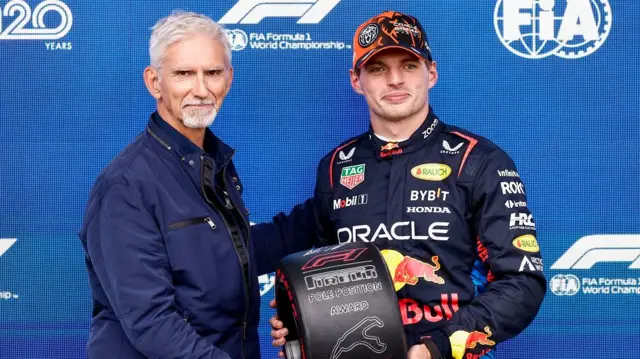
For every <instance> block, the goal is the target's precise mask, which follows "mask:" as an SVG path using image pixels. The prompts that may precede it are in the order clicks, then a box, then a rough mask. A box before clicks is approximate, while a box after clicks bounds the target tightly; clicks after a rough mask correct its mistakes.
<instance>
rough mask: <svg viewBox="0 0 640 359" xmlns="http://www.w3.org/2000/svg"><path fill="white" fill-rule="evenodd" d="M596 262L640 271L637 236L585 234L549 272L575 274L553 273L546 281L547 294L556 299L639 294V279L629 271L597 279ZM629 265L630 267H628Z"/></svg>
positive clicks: (638, 237) (618, 271)
mask: <svg viewBox="0 0 640 359" xmlns="http://www.w3.org/2000/svg"><path fill="white" fill-rule="evenodd" d="M597 263H625V265H628V267H627V268H628V269H632V270H634V269H640V234H617V235H604V234H599V235H589V236H585V237H582V238H580V239H579V240H578V241H577V242H576V243H574V244H573V245H572V246H571V248H569V250H567V251H566V252H565V253H564V254H563V255H562V256H561V257H560V258H559V259H558V260H557V261H556V262H555V263H554V264H553V265H552V266H551V269H552V270H579V272H576V274H575V275H574V274H566V273H561V274H556V275H554V276H553V277H552V278H551V279H550V280H549V288H550V289H551V292H552V293H553V294H555V295H557V296H573V295H576V294H583V295H594V294H595V295H621V294H629V295H640V277H638V276H637V275H636V274H634V273H632V272H626V271H620V270H617V271H615V272H611V271H610V270H609V271H608V273H610V274H615V275H616V277H611V276H606V277H602V276H597V274H596V273H602V269H597V268H596V269H594V268H593V267H594V265H596V264H597ZM629 263H630V264H629Z"/></svg>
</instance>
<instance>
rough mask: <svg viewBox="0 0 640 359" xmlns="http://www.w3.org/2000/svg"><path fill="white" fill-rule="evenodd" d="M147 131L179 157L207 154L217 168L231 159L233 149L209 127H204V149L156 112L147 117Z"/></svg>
mask: <svg viewBox="0 0 640 359" xmlns="http://www.w3.org/2000/svg"><path fill="white" fill-rule="evenodd" d="M147 132H148V133H149V134H150V135H151V137H152V138H154V139H155V140H156V141H158V142H159V143H160V144H161V145H162V146H164V147H165V148H166V149H167V150H169V151H171V152H174V153H176V154H177V155H178V156H179V157H180V158H186V157H192V156H197V157H199V156H204V155H207V156H209V157H211V158H213V159H214V161H215V163H216V167H217V168H222V167H223V166H225V165H226V164H227V162H229V160H231V157H232V156H233V154H234V153H235V150H234V149H233V148H231V147H229V146H228V145H227V144H225V143H224V142H222V140H220V139H219V138H218V137H217V136H216V135H214V134H213V132H211V130H210V129H209V128H206V129H205V134H204V146H203V147H204V150H202V149H201V148H200V147H198V146H196V144H194V143H193V142H191V140H189V139H188V138H187V137H185V136H184V135H183V134H181V133H180V132H178V130H176V129H175V128H173V127H172V126H171V125H170V124H169V123H168V122H166V121H165V120H164V119H163V118H162V117H161V116H160V114H158V112H154V113H152V114H151V116H150V117H149V123H148V125H147Z"/></svg>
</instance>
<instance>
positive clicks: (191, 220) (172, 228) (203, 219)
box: [169, 217, 216, 232]
mask: <svg viewBox="0 0 640 359" xmlns="http://www.w3.org/2000/svg"><path fill="white" fill-rule="evenodd" d="M201 223H206V224H208V225H209V227H211V229H216V224H215V223H213V221H212V220H211V217H197V218H189V219H185V220H184V221H179V222H175V223H172V224H170V225H169V232H171V231H175V230H177V229H182V228H185V227H189V226H193V225H196V224H201Z"/></svg>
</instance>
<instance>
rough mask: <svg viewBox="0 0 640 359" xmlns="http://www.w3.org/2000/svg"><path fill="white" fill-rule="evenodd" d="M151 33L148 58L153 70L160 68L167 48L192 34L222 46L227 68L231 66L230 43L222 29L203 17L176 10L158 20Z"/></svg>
mask: <svg viewBox="0 0 640 359" xmlns="http://www.w3.org/2000/svg"><path fill="white" fill-rule="evenodd" d="M151 31H152V33H151V40H150V41H149V56H150V58H151V66H153V67H155V68H160V65H161V64H162V61H164V54H165V52H166V50H167V48H168V47H169V46H171V45H172V44H174V43H176V42H178V41H181V40H184V39H186V38H187V37H189V35H190V34H193V33H198V34H204V35H208V36H210V37H211V39H213V40H214V41H218V42H220V43H221V44H222V45H223V46H224V50H225V57H226V59H227V66H231V43H230V42H229V38H228V37H227V33H226V31H225V29H224V27H222V25H219V24H217V23H216V22H215V21H213V20H211V18H209V17H207V16H205V15H201V14H196V13H194V12H186V11H180V10H176V11H174V12H172V13H171V15H169V16H167V17H165V18H162V19H160V20H159V21H158V22H157V23H156V24H155V25H154V26H153V27H152V28H151Z"/></svg>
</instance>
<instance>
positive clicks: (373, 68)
mask: <svg viewBox="0 0 640 359" xmlns="http://www.w3.org/2000/svg"><path fill="white" fill-rule="evenodd" d="M381 71H382V67H372V68H370V69H369V72H373V73H375V72H381Z"/></svg>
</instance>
